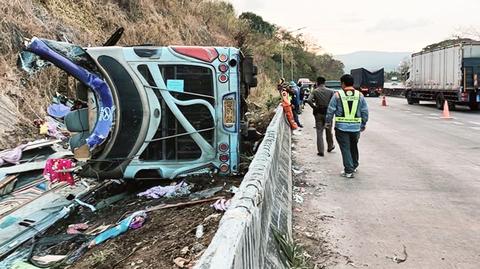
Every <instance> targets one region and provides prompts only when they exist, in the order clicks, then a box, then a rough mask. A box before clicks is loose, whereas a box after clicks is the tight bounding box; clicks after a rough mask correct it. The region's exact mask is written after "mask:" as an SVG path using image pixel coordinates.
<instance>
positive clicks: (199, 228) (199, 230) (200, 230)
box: [195, 224, 203, 239]
mask: <svg viewBox="0 0 480 269" xmlns="http://www.w3.org/2000/svg"><path fill="white" fill-rule="evenodd" d="M202 236H203V224H199V225H198V226H197V229H196V231H195V237H196V238H197V239H200V238H202Z"/></svg>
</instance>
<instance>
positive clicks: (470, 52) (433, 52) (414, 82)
mask: <svg viewBox="0 0 480 269" xmlns="http://www.w3.org/2000/svg"><path fill="white" fill-rule="evenodd" d="M427 48H428V49H424V50H422V51H420V52H418V53H414V54H412V56H411V66H410V70H409V72H408V79H407V89H406V92H405V97H406V99H407V102H408V104H410V105H413V104H418V103H419V102H420V101H435V104H436V107H437V108H438V109H443V107H444V104H445V100H446V101H447V104H448V106H449V108H450V109H455V106H456V105H464V106H469V107H470V109H472V110H477V109H478V108H479V102H480V91H479V86H480V85H479V79H480V77H479V75H480V42H478V41H473V40H467V41H465V40H459V41H457V42H444V44H442V43H440V45H437V46H429V47H427Z"/></svg>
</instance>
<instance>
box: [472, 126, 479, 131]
mask: <svg viewBox="0 0 480 269" xmlns="http://www.w3.org/2000/svg"><path fill="white" fill-rule="evenodd" d="M470 128H471V129H473V130H475V131H480V127H470Z"/></svg>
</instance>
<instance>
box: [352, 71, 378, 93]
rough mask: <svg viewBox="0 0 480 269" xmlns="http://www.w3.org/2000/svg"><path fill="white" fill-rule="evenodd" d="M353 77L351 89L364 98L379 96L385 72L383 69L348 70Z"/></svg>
mask: <svg viewBox="0 0 480 269" xmlns="http://www.w3.org/2000/svg"><path fill="white" fill-rule="evenodd" d="M350 74H351V75H352V77H353V80H354V84H353V87H354V88H355V89H356V90H358V91H360V92H362V93H363V95H365V96H375V97H376V96H379V95H380V93H381V92H382V91H383V83H384V77H385V72H384V69H383V68H382V69H379V70H377V71H373V72H371V71H369V70H367V69H365V68H357V69H352V70H350Z"/></svg>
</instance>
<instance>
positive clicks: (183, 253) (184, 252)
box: [180, 247, 189, 255]
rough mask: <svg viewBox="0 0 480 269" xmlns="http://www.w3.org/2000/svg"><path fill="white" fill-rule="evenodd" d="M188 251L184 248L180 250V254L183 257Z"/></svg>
mask: <svg viewBox="0 0 480 269" xmlns="http://www.w3.org/2000/svg"><path fill="white" fill-rule="evenodd" d="M188 251H189V249H188V247H184V248H182V250H180V254H182V255H185V254H187V253H188Z"/></svg>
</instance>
